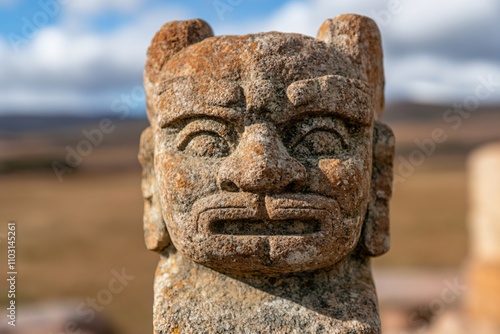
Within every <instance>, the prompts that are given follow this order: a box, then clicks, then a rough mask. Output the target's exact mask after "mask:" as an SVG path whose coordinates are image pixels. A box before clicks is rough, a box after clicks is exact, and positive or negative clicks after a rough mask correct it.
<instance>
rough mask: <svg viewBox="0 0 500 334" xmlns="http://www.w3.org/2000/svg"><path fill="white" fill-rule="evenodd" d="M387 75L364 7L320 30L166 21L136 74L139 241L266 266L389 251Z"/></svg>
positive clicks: (218, 262) (226, 264) (228, 262)
mask: <svg viewBox="0 0 500 334" xmlns="http://www.w3.org/2000/svg"><path fill="white" fill-rule="evenodd" d="M383 86H384V78H383V68H382V50H381V42H380V36H379V32H378V29H377V27H376V25H375V23H374V22H373V21H371V20H370V19H368V18H365V17H362V16H356V15H343V16H340V17H337V18H336V19H333V20H327V21H326V22H325V23H324V24H323V26H322V27H321V28H320V31H319V34H318V37H317V38H316V39H315V38H312V37H307V36H303V35H298V34H285V33H277V32H270V33H261V34H255V35H246V36H217V37H213V33H212V30H211V28H210V27H209V26H208V25H207V24H206V23H205V22H203V21H201V20H192V21H175V22H170V23H167V24H166V25H164V26H163V27H162V28H161V29H160V31H159V32H158V33H157V34H156V36H155V37H154V39H153V41H152V44H151V47H150V49H149V52H148V60H147V63H146V71H145V88H146V94H147V108H148V110H147V111H148V118H149V120H150V123H151V127H150V128H148V129H146V130H145V131H144V133H143V136H142V138H141V153H140V161H141V163H142V165H143V184H142V188H143V195H144V199H145V214H144V215H145V216H144V224H145V236H146V244H147V246H148V248H149V249H152V250H156V251H159V252H162V251H164V250H165V249H166V248H167V246H168V245H169V244H170V243H172V244H173V246H174V247H175V248H176V249H177V250H178V251H179V252H180V253H181V254H182V255H184V256H186V257H188V258H190V259H191V260H193V261H195V262H197V263H200V264H202V265H205V266H208V267H210V268H213V269H215V270H219V271H223V272H227V273H262V274H269V275H272V274H280V273H291V272H301V271H312V270H317V269H322V268H328V267H332V266H333V265H335V264H336V263H338V262H340V261H342V260H343V259H345V258H347V257H348V256H349V255H350V254H352V253H353V252H356V254H359V256H376V255H380V254H383V253H385V252H386V251H387V250H388V247H389V235H388V233H389V222H388V201H389V199H390V196H391V182H392V155H393V147H394V139H393V137H392V133H391V131H390V130H389V129H388V128H387V127H386V126H384V125H382V123H380V122H379V121H378V118H379V117H380V116H381V113H382V110H383V104H384V97H383Z"/></svg>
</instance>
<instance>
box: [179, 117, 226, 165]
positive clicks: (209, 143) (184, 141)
mask: <svg viewBox="0 0 500 334" xmlns="http://www.w3.org/2000/svg"><path fill="white" fill-rule="evenodd" d="M233 137H234V136H233V135H232V131H231V129H229V127H228V126H227V125H225V124H223V123H220V122H217V121H214V120H211V119H199V120H194V121H192V122H190V123H189V124H187V125H186V126H185V127H184V128H183V129H182V130H181V131H180V132H179V134H178V135H177V139H176V147H177V149H178V150H179V151H182V152H184V153H186V154H189V155H192V156H196V157H214V158H222V157H226V156H228V155H229V154H231V151H232V148H233V147H234V145H233Z"/></svg>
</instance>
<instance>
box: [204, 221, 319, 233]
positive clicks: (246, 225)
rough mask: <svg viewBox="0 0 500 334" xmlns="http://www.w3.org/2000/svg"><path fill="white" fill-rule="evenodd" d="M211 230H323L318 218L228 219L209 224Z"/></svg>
mask: <svg viewBox="0 0 500 334" xmlns="http://www.w3.org/2000/svg"><path fill="white" fill-rule="evenodd" d="M209 229H210V232H212V233H214V234H226V235H248V236H251V235H253V236H257V235H262V236H267V235H306V234H312V233H317V232H319V231H320V230H321V222H319V221H318V220H316V219H308V220H300V219H283V220H271V219H235V220H231V219H227V220H216V221H213V222H210V224H209Z"/></svg>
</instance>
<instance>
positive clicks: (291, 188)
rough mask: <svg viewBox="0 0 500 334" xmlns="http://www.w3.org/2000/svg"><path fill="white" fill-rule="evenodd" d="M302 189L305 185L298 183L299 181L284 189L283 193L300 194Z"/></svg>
mask: <svg viewBox="0 0 500 334" xmlns="http://www.w3.org/2000/svg"><path fill="white" fill-rule="evenodd" d="M302 187H303V184H302V182H297V181H293V182H290V183H289V184H288V185H287V186H286V187H285V188H284V189H283V192H285V193H295V192H299V191H301V190H302Z"/></svg>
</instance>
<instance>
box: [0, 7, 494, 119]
mask: <svg viewBox="0 0 500 334" xmlns="http://www.w3.org/2000/svg"><path fill="white" fill-rule="evenodd" d="M343 13H358V14H362V15H366V16H369V17H371V18H372V19H374V20H375V21H376V22H377V23H378V25H379V27H380V30H381V32H382V38H383V43H384V52H385V60H384V62H385V71H386V72H385V75H386V98H387V101H388V102H389V103H393V102H398V101H411V102H416V103H439V104H449V105H452V104H453V103H463V102H464V101H466V100H467V99H468V98H470V97H471V96H474V94H475V92H476V91H477V88H478V87H479V86H480V85H484V83H485V82H489V86H488V87H490V88H492V91H493V89H496V90H497V91H500V1H498V0H458V1H457V0H439V1H436V0H418V1H416V0H363V1H361V0H348V1H347V0H343V1H341V0H338V1H335V0H277V1H269V0H267V1H265V0H185V1H168V0H163V1H161V0H29V1H28V0H0V115H2V114H4V115H5V114H33V115H47V114H60V113H64V114H72V115H85V114H94V113H98V114H99V113H110V112H113V111H114V109H113V106H116V103H117V101H124V100H125V99H126V98H127V97H130V96H132V97H133V98H134V99H135V100H133V101H135V102H134V103H131V108H132V109H133V110H132V111H133V114H134V115H136V116H142V115H144V114H145V113H144V102H143V101H141V95H142V93H141V92H142V71H143V67H144V62H145V57H146V56H145V54H146V50H147V47H148V45H149V42H150V41H151V38H152V37H153V36H154V34H155V32H156V31H157V30H158V29H159V28H160V27H161V25H162V24H164V23H166V22H168V21H171V20H186V19H192V18H202V19H204V20H206V21H207V22H208V23H209V24H210V25H211V26H212V28H213V30H214V32H215V34H216V35H224V34H247V33H255V32H261V31H272V30H275V31H284V32H297V33H302V34H306V35H311V36H315V35H316V32H317V30H318V28H319V27H320V26H321V24H322V23H323V21H324V20H325V19H327V18H331V17H335V16H336V15H339V14H343ZM481 102H482V103H484V104H498V103H500V93H498V92H495V91H493V94H491V96H489V97H488V98H487V99H485V100H482V101H481Z"/></svg>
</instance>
